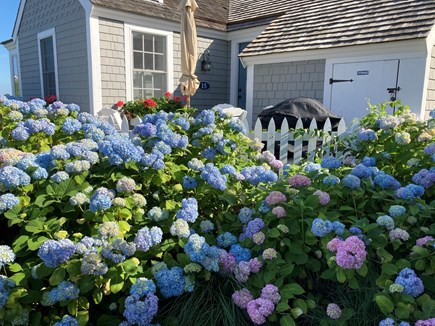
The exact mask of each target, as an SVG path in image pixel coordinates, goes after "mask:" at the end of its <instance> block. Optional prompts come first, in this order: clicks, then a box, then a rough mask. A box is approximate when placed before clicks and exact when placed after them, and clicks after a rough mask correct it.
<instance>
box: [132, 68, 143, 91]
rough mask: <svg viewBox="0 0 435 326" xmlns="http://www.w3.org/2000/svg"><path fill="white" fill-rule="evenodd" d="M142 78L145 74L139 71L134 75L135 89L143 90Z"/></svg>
mask: <svg viewBox="0 0 435 326" xmlns="http://www.w3.org/2000/svg"><path fill="white" fill-rule="evenodd" d="M142 76H143V73H142V72H139V71H135V72H134V73H133V87H134V88H142V87H143V86H142Z"/></svg>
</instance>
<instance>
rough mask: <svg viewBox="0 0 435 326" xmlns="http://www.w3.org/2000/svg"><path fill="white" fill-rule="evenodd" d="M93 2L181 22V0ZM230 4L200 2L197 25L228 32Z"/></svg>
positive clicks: (219, 0) (215, 0)
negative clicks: (179, 8) (160, 0)
mask: <svg viewBox="0 0 435 326" xmlns="http://www.w3.org/2000/svg"><path fill="white" fill-rule="evenodd" d="M91 2H92V4H94V5H97V6H101V7H105V8H110V9H116V10H121V11H125V12H130V13H134V14H139V15H144V16H150V17H156V18H163V19H165V20H169V21H174V22H179V21H180V14H179V12H178V10H177V7H178V4H179V3H180V0H164V1H163V3H162V4H161V3H158V2H157V1H152V0H91ZM228 2H229V0H198V1H197V3H198V6H199V9H198V11H196V12H195V19H196V25H197V26H201V27H208V28H212V29H217V30H222V31H226V25H227V23H228Z"/></svg>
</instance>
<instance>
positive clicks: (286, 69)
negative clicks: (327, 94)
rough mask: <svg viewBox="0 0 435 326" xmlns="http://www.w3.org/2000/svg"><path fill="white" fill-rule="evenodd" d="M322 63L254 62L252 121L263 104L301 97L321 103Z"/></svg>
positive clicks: (322, 61)
mask: <svg viewBox="0 0 435 326" xmlns="http://www.w3.org/2000/svg"><path fill="white" fill-rule="evenodd" d="M325 65H326V61H325V60H309V61H295V62H285V63H274V64H263V65H256V66H255V68H254V110H253V122H254V123H255V121H256V120H257V117H258V115H259V114H260V112H261V110H262V109H263V108H264V107H266V106H269V105H275V104H278V103H279V102H282V101H284V100H287V99H289V98H294V97H300V96H305V97H311V98H315V99H316V100H318V101H320V102H322V101H323V89H324V80H325Z"/></svg>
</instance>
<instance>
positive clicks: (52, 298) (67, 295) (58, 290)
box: [48, 281, 80, 305]
mask: <svg viewBox="0 0 435 326" xmlns="http://www.w3.org/2000/svg"><path fill="white" fill-rule="evenodd" d="M79 295H80V290H79V288H78V286H77V285H75V284H74V283H72V282H70V281H62V282H60V283H59V285H58V286H57V287H55V288H54V289H52V290H51V291H50V292H49V294H48V300H49V302H50V303H51V305H53V304H55V303H57V302H63V301H68V300H73V299H77V298H78V297H79Z"/></svg>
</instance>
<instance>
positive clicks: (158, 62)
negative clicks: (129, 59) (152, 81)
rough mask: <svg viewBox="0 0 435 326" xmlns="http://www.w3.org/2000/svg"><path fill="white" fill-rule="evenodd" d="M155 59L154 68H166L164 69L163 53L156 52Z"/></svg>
mask: <svg viewBox="0 0 435 326" xmlns="http://www.w3.org/2000/svg"><path fill="white" fill-rule="evenodd" d="M155 60H156V66H155V69H156V70H166V69H165V57H164V56H163V55H160V54H156V55H155Z"/></svg>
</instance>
